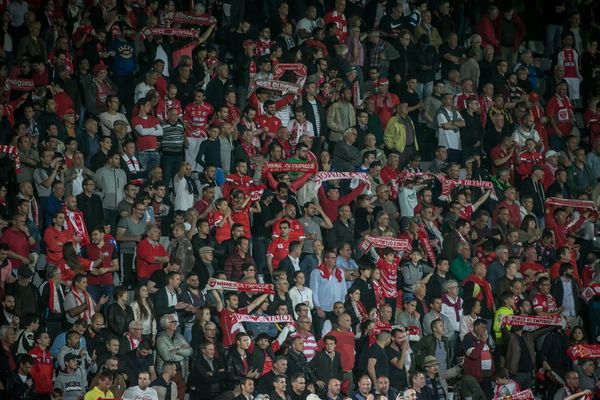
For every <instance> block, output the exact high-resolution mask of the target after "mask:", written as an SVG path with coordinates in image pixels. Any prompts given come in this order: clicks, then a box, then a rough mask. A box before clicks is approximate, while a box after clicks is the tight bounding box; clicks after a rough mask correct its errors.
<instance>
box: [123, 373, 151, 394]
mask: <svg viewBox="0 0 600 400" xmlns="http://www.w3.org/2000/svg"><path fill="white" fill-rule="evenodd" d="M123 400H158V393H157V392H156V389H154V388H151V387H150V373H149V372H147V371H142V372H140V373H139V374H138V384H137V386H132V387H130V388H128V389H127V390H126V391H125V392H124V393H123Z"/></svg>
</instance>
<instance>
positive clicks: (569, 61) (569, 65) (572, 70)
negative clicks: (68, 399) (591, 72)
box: [558, 49, 579, 78]
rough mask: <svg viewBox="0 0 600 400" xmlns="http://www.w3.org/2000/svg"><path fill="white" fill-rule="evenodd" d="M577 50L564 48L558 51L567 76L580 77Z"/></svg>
mask: <svg viewBox="0 0 600 400" xmlns="http://www.w3.org/2000/svg"><path fill="white" fill-rule="evenodd" d="M577 58H578V55H577V52H576V51H575V49H562V50H561V51H560V53H558V60H559V62H560V60H562V65H563V66H564V67H565V75H564V77H565V78H578V77H579V72H578V71H577Z"/></svg>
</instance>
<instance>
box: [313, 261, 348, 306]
mask: <svg viewBox="0 0 600 400" xmlns="http://www.w3.org/2000/svg"><path fill="white" fill-rule="evenodd" d="M337 268H338V267H337V266H336V267H335V268H334V269H333V271H332V272H331V275H330V276H329V279H325V278H323V276H322V273H321V270H320V269H315V270H314V271H313V272H311V273H310V288H311V290H312V291H313V303H315V308H322V309H323V311H326V312H328V311H333V305H334V304H335V303H336V302H338V301H341V302H344V300H345V297H346V292H347V288H346V279H345V278H344V272H343V271H340V273H341V274H342V281H341V282H338V280H337V278H336V277H335V274H336V269H337Z"/></svg>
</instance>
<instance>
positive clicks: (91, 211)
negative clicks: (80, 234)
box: [77, 193, 113, 232]
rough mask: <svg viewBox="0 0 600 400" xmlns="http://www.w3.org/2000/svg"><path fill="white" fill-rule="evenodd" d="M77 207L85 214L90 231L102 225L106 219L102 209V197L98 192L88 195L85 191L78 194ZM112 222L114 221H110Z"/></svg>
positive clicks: (84, 219)
mask: <svg viewBox="0 0 600 400" xmlns="http://www.w3.org/2000/svg"><path fill="white" fill-rule="evenodd" d="M77 208H78V209H79V211H81V212H82V214H83V221H84V222H85V227H86V229H87V230H88V232H91V231H92V229H94V228H96V227H98V226H100V224H101V223H102V222H103V220H104V215H103V211H102V199H101V198H100V196H98V195H97V194H92V196H91V197H88V196H87V195H86V194H85V193H81V194H80V195H78V196H77ZM108 222H110V223H111V224H112V223H113V221H108Z"/></svg>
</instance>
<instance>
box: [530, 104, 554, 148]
mask: <svg viewBox="0 0 600 400" xmlns="http://www.w3.org/2000/svg"><path fill="white" fill-rule="evenodd" d="M531 115H532V116H533V123H534V124H535V130H536V131H537V133H538V134H539V135H540V139H542V143H543V144H544V150H548V149H549V148H550V145H549V144H548V131H547V130H546V124H544V123H542V118H544V117H545V116H546V113H545V112H544V108H543V107H542V106H540V105H539V104H532V105H531Z"/></svg>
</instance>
